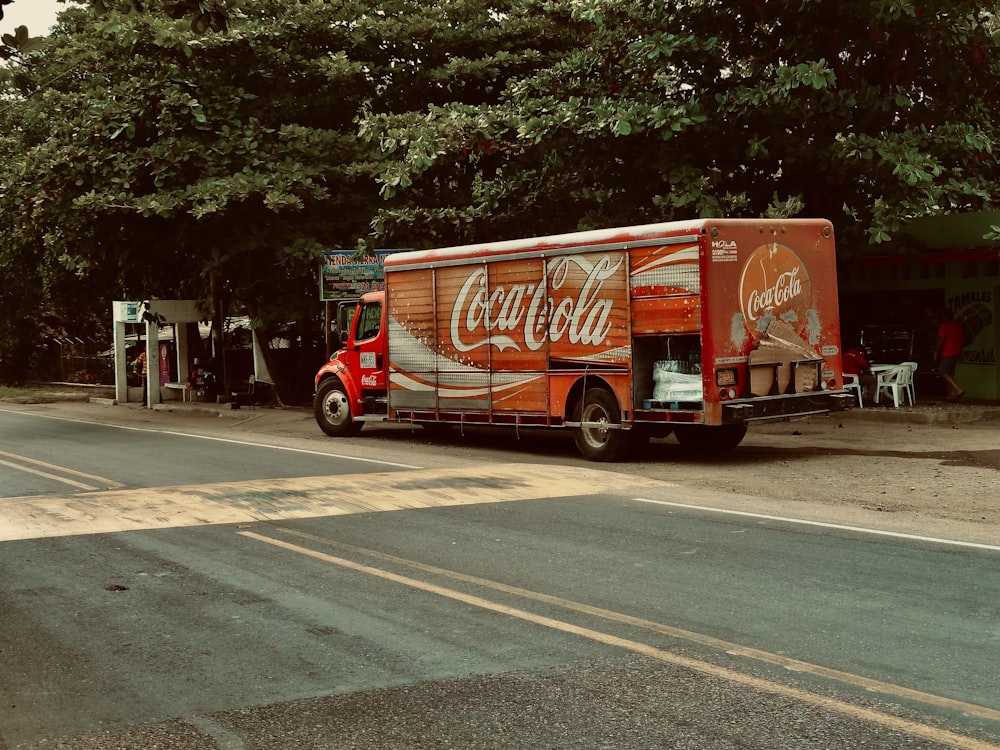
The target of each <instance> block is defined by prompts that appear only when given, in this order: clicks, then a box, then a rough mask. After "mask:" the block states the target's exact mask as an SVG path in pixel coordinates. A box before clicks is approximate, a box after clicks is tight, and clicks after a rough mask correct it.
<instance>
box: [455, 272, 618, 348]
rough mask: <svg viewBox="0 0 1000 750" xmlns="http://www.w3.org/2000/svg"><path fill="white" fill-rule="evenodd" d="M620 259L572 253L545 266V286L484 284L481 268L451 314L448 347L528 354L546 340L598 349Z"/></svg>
mask: <svg viewBox="0 0 1000 750" xmlns="http://www.w3.org/2000/svg"><path fill="white" fill-rule="evenodd" d="M623 263H624V258H623V257H622V256H618V257H612V256H610V255H602V256H600V257H598V258H597V259H596V260H593V259H592V258H591V257H590V256H583V255H572V256H567V257H563V258H556V259H554V260H550V261H547V262H546V263H545V278H546V279H547V280H548V283H547V284H546V283H523V284H518V283H514V284H494V285H492V286H491V285H489V284H488V283H487V282H488V274H487V270H486V268H485V267H481V268H477V269H476V270H475V271H473V272H472V273H471V274H469V276H468V277H467V278H466V280H465V282H464V283H463V284H462V286H461V289H460V290H459V292H458V296H457V297H456V298H455V303H454V305H453V307H452V311H451V344H452V346H453V347H454V348H455V349H456V350H457V351H459V352H470V351H472V350H474V349H478V348H479V347H483V346H495V347H497V349H499V350H500V351H503V350H505V349H514V350H516V351H521V350H522V349H521V347H522V345H523V346H524V347H526V348H527V349H529V350H530V351H537V350H539V349H541V348H542V346H543V344H544V343H545V342H546V341H561V340H563V339H565V340H567V341H569V342H570V343H572V344H581V345H584V346H595V347H596V346H600V345H601V344H602V343H603V342H604V340H605V338H606V337H607V335H608V332H609V331H610V330H611V322H610V316H611V312H612V309H613V308H614V300H613V299H612V298H611V297H610V296H607V294H605V293H603V292H604V286H605V284H606V282H607V281H608V279H610V278H612V277H613V276H615V274H617V273H618V272H619V269H622V268H623Z"/></svg>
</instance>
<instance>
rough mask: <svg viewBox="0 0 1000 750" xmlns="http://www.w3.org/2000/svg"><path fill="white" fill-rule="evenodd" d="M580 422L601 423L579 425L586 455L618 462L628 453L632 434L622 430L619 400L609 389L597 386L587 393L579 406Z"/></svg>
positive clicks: (579, 445)
mask: <svg viewBox="0 0 1000 750" xmlns="http://www.w3.org/2000/svg"><path fill="white" fill-rule="evenodd" d="M576 421H577V422H587V423H590V424H595V423H596V424H599V425H600V426H595V427H583V426H581V427H577V428H576V432H575V435H574V439H575V440H576V447H577V450H579V451H580V454H581V455H582V456H583V457H584V458H586V459H588V460H590V461H617V460H618V459H619V458H621V457H622V456H624V455H625V454H626V453H627V452H628V450H629V448H630V445H631V435H630V433H628V432H626V431H625V430H623V429H621V427H620V425H621V422H622V416H621V409H619V407H618V399H616V398H615V395H614V394H613V393H611V391H609V390H607V389H606V388H594V389H592V390H588V391H586V392H585V393H584V395H583V398H581V399H580V401H579V404H578V405H577V408H576Z"/></svg>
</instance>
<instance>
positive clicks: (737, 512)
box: [632, 497, 1000, 552]
mask: <svg viewBox="0 0 1000 750" xmlns="http://www.w3.org/2000/svg"><path fill="white" fill-rule="evenodd" d="M632 499H633V500H634V501H635V502H637V503H649V504H650V505H666V506H669V507H671V508H683V509H684V510H700V511H705V512H706V513H719V514H722V515H730V516H744V517H746V518H760V519H762V520H765V521H781V522H783V523H791V524H798V525H800V526H818V527H820V528H824V529H837V530H839V531H854V532H857V533H859V534H871V535H873V536H889V537H895V538H897V539H909V540H912V541H917V542H932V543H934V544H948V545H952V546H955V547H973V548H975V549H988V550H992V551H994V552H1000V545H996V544H980V543H978V542H961V541H958V540H956V539H940V538H938V537H933V536H920V535H918V534H904V533H902V532H900V531H883V530H881V529H866V528H864V527H862V526H845V525H844V524H839V523H826V522H824V521H807V520H805V519H802V518H788V517H786V516H769V515H767V514H766V513H751V512H749V511H745V510H728V509H726V508H711V507H709V506H707V505H688V504H687V503H674V502H670V501H668V500H650V499H648V498H645V497H633V498H632Z"/></svg>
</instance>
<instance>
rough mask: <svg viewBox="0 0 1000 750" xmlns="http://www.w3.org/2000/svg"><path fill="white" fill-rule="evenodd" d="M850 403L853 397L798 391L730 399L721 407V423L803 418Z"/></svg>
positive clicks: (837, 393)
mask: <svg viewBox="0 0 1000 750" xmlns="http://www.w3.org/2000/svg"><path fill="white" fill-rule="evenodd" d="M853 405H854V396H852V395H851V394H850V393H846V392H843V391H838V392H836V393H798V394H795V395H790V396H768V397H764V398H755V399H753V400H752V401H730V402H727V403H725V404H723V406H722V423H723V424H733V423H737V422H766V421H768V420H778V419H788V418H789V417H804V416H808V415H810V414H826V413H828V412H832V411H844V410H846V409H850V408H851V407H852V406H853Z"/></svg>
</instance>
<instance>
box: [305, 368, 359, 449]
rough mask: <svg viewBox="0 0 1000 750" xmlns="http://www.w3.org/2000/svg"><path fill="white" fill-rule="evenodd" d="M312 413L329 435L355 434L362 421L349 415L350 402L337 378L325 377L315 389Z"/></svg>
mask: <svg viewBox="0 0 1000 750" xmlns="http://www.w3.org/2000/svg"><path fill="white" fill-rule="evenodd" d="M313 414H314V415H315V417H316V423H317V424H318V425H319V427H320V429H321V430H323V432H325V433H326V434H327V435H330V436H331V437H350V436H351V435H357V434H358V431H359V430H360V429H361V427H362V426H363V424H364V423H363V422H356V421H355V420H354V418H353V417H352V416H351V404H350V401H349V400H348V398H347V391H346V390H345V389H344V385H343V383H341V382H340V381H339V380H337V378H327V379H326V380H324V381H323V382H322V383H320V386H319V390H318V391H316V402H315V404H313Z"/></svg>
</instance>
